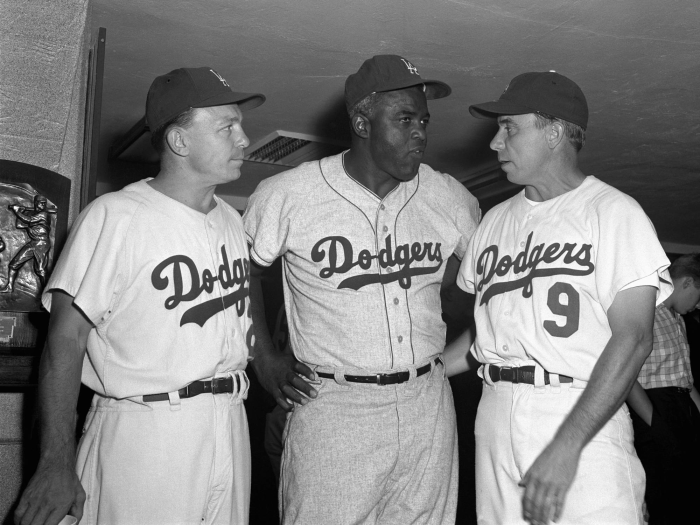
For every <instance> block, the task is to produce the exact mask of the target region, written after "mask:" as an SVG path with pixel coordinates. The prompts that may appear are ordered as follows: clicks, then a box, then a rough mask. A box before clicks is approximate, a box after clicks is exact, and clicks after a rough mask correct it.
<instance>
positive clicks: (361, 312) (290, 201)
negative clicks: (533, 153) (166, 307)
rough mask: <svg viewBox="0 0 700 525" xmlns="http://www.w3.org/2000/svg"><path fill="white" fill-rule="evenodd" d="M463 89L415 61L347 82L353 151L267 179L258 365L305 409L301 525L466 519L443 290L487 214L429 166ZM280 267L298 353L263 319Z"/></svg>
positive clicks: (363, 71)
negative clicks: (447, 108)
mask: <svg viewBox="0 0 700 525" xmlns="http://www.w3.org/2000/svg"><path fill="white" fill-rule="evenodd" d="M450 92H451V90H450V88H449V87H448V86H447V85H446V84H444V83H442V82H438V81H434V80H423V79H422V78H421V76H420V75H419V73H418V70H417V68H416V67H415V66H414V65H413V64H412V63H411V62H409V61H408V60H406V59H404V58H401V57H399V56H395V55H379V56H375V57H373V58H371V59H369V60H366V61H365V62H364V64H363V65H362V67H360V69H359V71H358V72H357V73H355V74H353V75H350V76H349V77H348V79H347V81H346V83H345V101H346V105H347V108H348V112H349V115H350V120H351V128H352V146H351V149H350V150H348V151H345V152H344V153H341V154H340V155H336V156H333V157H327V158H324V159H322V160H320V161H318V162H309V163H306V164H303V165H301V166H299V167H298V168H296V169H293V170H290V171H288V172H285V173H283V174H280V175H278V176H276V177H272V178H270V179H267V180H265V181H263V182H262V183H260V185H259V186H258V188H257V190H256V191H255V193H254V194H253V195H252V197H251V198H250V201H249V204H248V209H247V210H246V213H245V216H244V223H245V227H246V233H247V235H248V239H249V242H250V245H251V259H252V261H253V262H252V268H253V270H252V277H251V306H252V308H253V320H254V321H255V326H256V357H255V360H254V361H253V366H254V369H255V372H256V374H257V375H258V377H259V378H260V380H261V382H262V383H263V385H264V386H265V388H267V390H268V391H270V392H271V393H272V395H273V396H274V397H275V398H276V399H277V401H278V403H279V404H280V405H282V406H283V407H284V408H292V404H293V408H294V409H293V411H292V412H291V414H290V415H289V417H288V420H287V425H286V429H285V436H284V439H285V448H284V453H283V457H282V473H281V481H280V514H281V518H282V521H283V523H285V524H292V523H296V524H303V525H314V524H318V525H327V524H329V523H333V524H351V523H352V524H360V523H367V524H375V523H392V524H394V523H416V524H418V523H423V524H427V523H436V524H438V523H439V524H442V523H451V522H454V519H455V509H456V503H457V471H458V464H457V441H456V429H455V414H454V406H453V400H452V393H451V390H450V387H449V382H448V381H447V379H446V378H445V373H444V367H443V364H442V362H441V360H440V355H441V354H442V351H443V347H444V340H445V324H444V323H443V321H442V319H441V316H440V287H441V284H442V283H443V282H447V281H450V279H451V280H452V281H453V280H454V276H455V275H456V271H457V269H458V260H457V257H460V258H461V257H462V256H463V254H464V252H465V250H466V247H467V241H468V240H469V237H470V236H471V234H472V232H473V231H474V229H475V228H476V225H477V221H478V219H479V208H478V203H477V201H476V199H475V198H474V197H473V196H472V195H470V194H469V192H467V190H466V189H465V188H464V187H463V186H462V185H461V184H460V183H459V182H458V181H456V180H455V179H454V178H452V177H450V176H449V175H446V174H443V173H438V172H436V171H434V170H432V169H431V168H430V167H428V166H426V165H425V164H421V159H422V158H423V154H424V151H425V148H426V144H427V127H428V121H429V118H430V115H429V113H428V105H427V100H428V99H437V98H442V97H446V96H448V95H449V94H450ZM278 257H282V258H283V263H284V264H283V267H284V278H285V279H284V292H285V304H286V309H287V313H288V322H289V331H290V341H291V348H292V349H293V352H294V356H291V355H286V356H280V353H279V352H275V351H274V349H273V346H272V343H271V341H270V337H269V334H268V333H267V332H266V331H264V330H263V329H262V327H264V326H265V323H264V321H263V322H260V323H258V321H257V319H258V318H259V317H258V316H260V317H261V316H262V315H264V310H263V309H262V297H261V294H260V290H259V288H258V286H257V279H256V275H257V274H258V272H259V268H257V266H258V265H259V266H260V267H265V266H268V265H270V264H271V263H272V262H273V261H274V260H275V259H276V258H278ZM256 268H257V269H256ZM296 360H298V362H297V361H296ZM298 373H301V374H303V375H304V376H306V377H307V378H308V379H309V380H310V381H312V382H313V387H311V386H310V385H309V384H308V383H307V382H306V381H305V380H303V379H302V377H301V376H299V375H298Z"/></svg>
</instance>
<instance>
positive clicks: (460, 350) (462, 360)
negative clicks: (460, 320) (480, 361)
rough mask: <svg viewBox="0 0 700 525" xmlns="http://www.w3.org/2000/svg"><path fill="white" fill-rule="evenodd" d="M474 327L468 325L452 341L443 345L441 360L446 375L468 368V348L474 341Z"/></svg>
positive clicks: (459, 372) (455, 373) (467, 369)
mask: <svg viewBox="0 0 700 525" xmlns="http://www.w3.org/2000/svg"><path fill="white" fill-rule="evenodd" d="M473 333H474V327H473V326H470V327H469V328H467V330H465V331H464V333H462V335H460V336H459V337H458V338H457V339H455V340H454V341H452V342H451V343H450V344H449V345H447V346H446V347H445V351H444V352H443V354H442V358H443V362H444V363H445V371H446V373H447V376H448V377H452V376H454V375H457V374H461V373H463V372H467V371H469V370H470V368H471V366H470V363H469V360H468V356H469V349H470V348H471V346H472V342H473V341H474V337H473Z"/></svg>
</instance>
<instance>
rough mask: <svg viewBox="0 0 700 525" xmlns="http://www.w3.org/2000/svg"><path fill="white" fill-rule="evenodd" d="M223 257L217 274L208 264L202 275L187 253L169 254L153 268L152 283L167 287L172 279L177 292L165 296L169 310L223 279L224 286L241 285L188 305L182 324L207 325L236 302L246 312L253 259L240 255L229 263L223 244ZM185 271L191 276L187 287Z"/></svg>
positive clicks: (222, 284) (161, 287)
mask: <svg viewBox="0 0 700 525" xmlns="http://www.w3.org/2000/svg"><path fill="white" fill-rule="evenodd" d="M221 260H222V263H221V264H220V265H219V269H218V272H217V273H216V275H215V274H213V273H212V272H211V270H209V269H208V268H205V269H204V270H203V271H202V272H201V277H200V272H199V269H198V268H197V265H196V264H195V263H194V261H193V260H192V259H190V258H189V257H187V256H186V255H173V256H172V257H168V258H167V259H165V260H164V261H163V262H161V263H160V264H158V266H156V267H155V268H154V269H153V273H151V283H152V284H153V287H154V288H155V289H156V290H165V289H166V288H168V286H169V285H170V282H171V281H172V290H173V294H172V295H171V296H169V297H168V298H167V299H166V300H165V308H166V309H168V310H172V309H173V308H175V307H176V306H177V305H179V304H180V303H182V302H190V301H194V300H195V299H197V298H198V297H199V296H200V295H201V294H202V293H204V292H206V293H211V292H212V291H213V290H214V283H215V282H216V281H219V283H221V287H222V288H223V289H224V290H228V289H229V288H231V287H234V286H237V287H238V289H237V290H235V291H233V292H231V293H230V294H228V295H225V296H223V297H217V298H215V299H211V300H209V301H205V302H203V303H200V304H198V305H196V306H193V307H192V308H190V309H188V310H187V311H186V312H185V313H184V314H183V316H182V319H181V320H180V326H183V325H185V324H187V323H195V324H197V325H199V326H204V323H206V322H207V321H208V320H209V319H210V318H211V317H213V316H214V315H216V314H217V313H219V312H222V311H223V310H225V309H226V308H229V307H230V306H232V305H234V304H235V305H236V313H237V314H238V316H239V317H240V316H242V315H243V314H244V312H245V298H246V297H248V293H249V289H248V286H247V283H248V282H249V280H250V262H249V261H248V259H244V258H240V259H235V260H234V261H233V262H231V263H229V260H228V254H227V253H226V247H225V246H221ZM168 270H170V271H168ZM183 274H184V275H187V276H188V277H189V287H187V289H186V288H185V284H184V279H183ZM168 275H169V276H168Z"/></svg>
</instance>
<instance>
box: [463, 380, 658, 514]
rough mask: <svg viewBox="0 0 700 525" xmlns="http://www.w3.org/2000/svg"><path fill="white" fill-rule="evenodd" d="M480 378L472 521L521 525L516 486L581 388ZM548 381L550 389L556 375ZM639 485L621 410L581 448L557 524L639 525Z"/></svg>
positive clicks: (630, 433) (629, 427)
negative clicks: (573, 476)
mask: <svg viewBox="0 0 700 525" xmlns="http://www.w3.org/2000/svg"><path fill="white" fill-rule="evenodd" d="M484 377H485V380H484V385H483V393H482V396H481V402H480V403H479V409H478V412H477V418H476V430H475V434H476V499H477V501H476V506H477V517H478V520H477V521H478V523H480V524H494V525H511V524H524V523H526V522H525V521H524V520H523V517H522V497H523V492H524V489H523V488H522V487H519V486H518V482H519V481H520V480H521V479H522V477H523V476H524V475H525V473H526V472H527V470H528V469H529V468H530V466H531V465H532V463H533V462H534V461H535V459H536V458H537V457H538V455H539V454H540V452H542V450H544V448H545V447H546V446H547V444H548V443H549V442H550V441H551V440H552V438H553V437H554V434H555V433H556V431H557V429H558V428H559V426H560V425H561V423H562V422H563V421H564V419H565V418H566V416H567V415H568V414H569V412H570V411H571V409H572V408H573V407H574V405H575V404H576V401H577V400H578V399H579V397H580V395H581V393H582V392H583V388H584V387H585V383H583V382H580V384H579V382H578V381H576V382H574V383H562V384H561V385H560V386H552V385H546V386H545V385H544V383H543V379H542V380H541V381H542V384H541V385H538V386H533V385H527V384H522V383H520V384H514V383H509V382H506V381H499V382H497V383H493V382H492V381H491V379H490V378H489V377H488V374H487V373H484ZM536 377H537V375H536ZM539 377H542V378H543V377H544V374H539ZM553 377H554V378H555V379H554V381H555V383H556V382H557V381H556V378H557V377H558V376H556V375H555V374H553ZM644 482H645V477H644V470H643V469H642V465H641V463H640V461H639V458H638V457H637V454H636V452H635V450H634V445H633V431H632V421H631V419H630V416H629V412H628V410H627V406H626V405H623V406H622V407H621V408H620V409H619V410H618V411H617V413H616V414H615V415H614V416H613V417H612V418H611V419H610V421H608V423H607V424H606V425H605V426H604V427H603V428H602V429H601V430H600V431H599V432H598V434H596V435H595V436H594V437H593V439H592V440H591V441H590V442H589V443H588V445H586V447H585V448H584V449H583V453H582V454H581V459H580V462H579V465H578V470H577V472H576V477H575V478H574V482H573V484H572V485H571V487H570V489H569V492H568V495H567V497H566V501H565V503H564V511H563V514H562V516H561V518H560V520H559V521H558V522H557V525H567V524H570V525H573V524H576V525H584V524H590V525H602V524H614V525H623V524H635V525H637V524H638V525H642V524H643V523H644V518H643V513H642V503H643V501H644Z"/></svg>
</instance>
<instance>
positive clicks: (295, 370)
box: [250, 260, 316, 412]
mask: <svg viewBox="0 0 700 525" xmlns="http://www.w3.org/2000/svg"><path fill="white" fill-rule="evenodd" d="M264 270H265V268H263V267H262V266H260V265H258V264H256V263H255V262H254V261H252V260H251V261H250V311H251V315H252V318H253V329H254V330H255V347H254V356H253V357H254V358H253V361H251V365H252V367H253V369H254V370H255V375H256V376H257V377H258V381H260V383H261V384H262V386H263V387H264V388H265V390H267V391H268V392H269V393H270V394H271V395H272V397H274V398H275V401H277V404H278V405H279V406H281V407H282V408H283V409H284V410H286V411H287V412H289V411H290V410H292V409H293V408H294V405H293V404H292V402H295V403H299V404H302V405H305V404H306V403H308V402H309V398H314V397H316V390H315V389H314V388H312V387H311V385H309V383H307V382H306V381H305V380H304V379H302V377H301V376H300V375H299V374H302V375H304V376H306V377H307V378H308V379H309V380H311V381H314V380H315V379H316V374H314V373H313V371H312V370H311V369H310V368H309V367H308V366H306V365H305V364H303V363H300V362H299V361H297V360H296V359H295V358H294V355H293V353H292V352H291V350H289V349H287V350H285V351H284V352H279V351H278V350H277V349H275V345H274V344H273V343H272V338H271V337H270V331H269V330H268V328H267V321H266V319H265V300H264V298H263V293H262V286H261V284H260V276H261V275H262V272H263V271H264Z"/></svg>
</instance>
